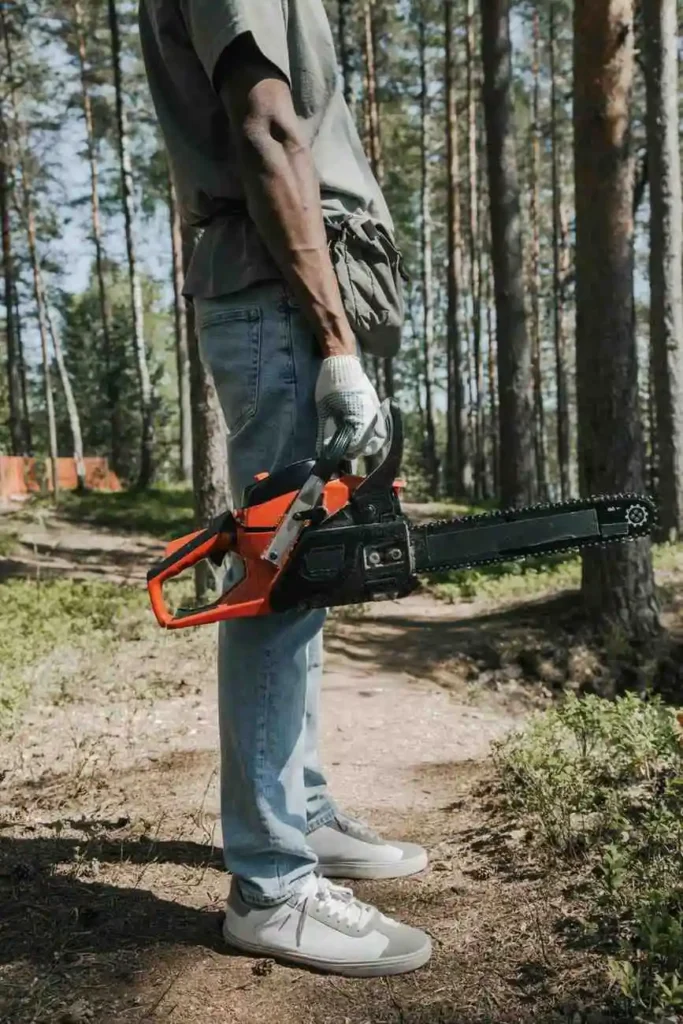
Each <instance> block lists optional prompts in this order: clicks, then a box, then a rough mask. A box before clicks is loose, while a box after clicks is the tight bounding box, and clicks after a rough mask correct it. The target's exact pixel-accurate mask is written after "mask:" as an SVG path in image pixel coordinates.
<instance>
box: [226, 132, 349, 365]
mask: <svg viewBox="0 0 683 1024" xmlns="http://www.w3.org/2000/svg"><path fill="white" fill-rule="evenodd" d="M277 134H278V135H280V134H282V135H283V138H282V139H280V138H278V137H276V130H273V128H272V127H271V130H270V131H268V130H266V129H265V128H264V126H263V125H262V124H260V125H258V126H255V127H253V128H249V127H247V128H246V129H245V130H244V131H243V132H242V133H241V139H240V141H239V148H240V157H241V163H242V168H243V171H244V178H243V180H244V187H245V191H246V196H247V203H248V206H249V212H250V215H251V217H252V219H253V221H254V223H255V224H256V226H257V228H258V230H259V232H260V234H261V236H262V238H263V239H264V242H265V243H266V245H267V246H268V248H269V250H270V252H271V255H272V256H273V258H274V260H275V262H276V263H277V265H278V267H279V268H280V269H281V271H282V273H283V275H284V277H285V279H286V280H287V282H288V283H289V285H290V287H291V288H292V291H293V292H294V294H295V295H296V297H297V299H298V301H299V302H300V303H301V306H302V309H303V311H304V314H305V315H306V316H307V318H308V319H309V321H310V323H311V325H312V327H313V330H314V332H315V335H316V337H317V339H318V342H319V344H320V346H321V349H322V352H323V354H324V355H325V356H331V355H348V354H355V353H356V343H355V338H354V336H353V332H352V331H351V328H350V326H349V323H348V319H347V317H346V314H345V312H344V308H343V305H342V300H341V296H340V293H339V286H338V284H337V279H336V276H335V273H334V269H333V267H332V263H331V260H330V255H329V252H328V248H327V237H326V232H325V225H324V223H323V216H322V209H321V205H320V188H319V184H318V179H317V176H316V173H315V168H314V165H313V160H312V157H311V153H310V150H309V149H308V147H307V146H305V145H303V144H301V143H300V142H298V141H297V140H296V139H295V138H293V137H292V136H291V135H289V134H287V133H286V132H284V131H283V132H277Z"/></svg>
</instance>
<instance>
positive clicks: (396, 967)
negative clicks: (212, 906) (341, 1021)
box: [223, 926, 432, 978]
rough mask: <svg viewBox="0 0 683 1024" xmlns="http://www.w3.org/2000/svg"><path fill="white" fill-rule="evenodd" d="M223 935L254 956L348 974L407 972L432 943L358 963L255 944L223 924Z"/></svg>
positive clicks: (373, 975)
mask: <svg viewBox="0 0 683 1024" xmlns="http://www.w3.org/2000/svg"><path fill="white" fill-rule="evenodd" d="M223 938H224V939H225V941H226V942H227V944H228V945H229V946H232V947H233V949H236V950H238V951H239V952H240V953H247V954H249V955H250V956H254V957H269V958H270V959H272V960H275V961H278V962H281V963H283V964H292V965H294V966H295V967H310V968H313V969H314V970H316V971H323V972H324V973H325V974H343V975H345V976H346V977H349V978H381V977H384V976H386V975H390V974H408V973H409V972H410V971H417V970H418V969H419V968H420V967H424V965H425V964H426V963H427V961H428V960H429V958H430V957H431V955H432V943H431V940H430V939H429V938H427V941H426V943H425V945H424V946H423V947H421V948H420V949H418V950H416V951H415V952H414V953H410V954H409V955H405V956H401V957H391V958H386V959H384V960H371V961H369V962H368V961H367V960H366V961H360V962H359V963H350V962H349V961H347V960H342V961H339V960H324V959H323V958H322V957H312V956H302V955H301V954H299V953H294V952H289V951H288V950H283V949H275V948H271V947H270V946H259V945H255V944H252V943H250V942H245V941H244V940H243V939H237V938H235V936H234V935H232V934H231V933H230V932H229V931H228V930H227V928H225V926H224V927H223Z"/></svg>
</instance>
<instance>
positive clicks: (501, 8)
mask: <svg viewBox="0 0 683 1024" xmlns="http://www.w3.org/2000/svg"><path fill="white" fill-rule="evenodd" d="M481 18H482V58H483V64H484V111H485V115H486V138H487V153H488V175H489V204H490V215H491V249H492V259H493V274H494V286H495V294H496V324H497V332H498V380H499V416H500V478H501V479H500V483H501V497H502V500H503V503H504V504H505V505H520V504H525V503H526V502H528V501H530V500H532V498H533V493H534V477H535V473H534V458H533V429H532V428H533V416H532V405H531V383H532V381H531V349H530V344H529V335H528V332H527V328H526V317H525V309H524V269H523V261H522V240H521V222H520V196H519V182H518V177H517V162H516V158H515V140H514V126H513V120H512V63H511V47H510V20H509V0H481Z"/></svg>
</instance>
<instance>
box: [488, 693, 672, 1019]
mask: <svg viewBox="0 0 683 1024" xmlns="http://www.w3.org/2000/svg"><path fill="white" fill-rule="evenodd" d="M495 760H496V764H497V767H498V771H499V773H500V778H501V780H502V784H503V788H504V791H505V793H506V796H507V802H508V805H509V807H510V808H511V809H512V810H513V811H514V812H515V813H517V814H521V815H522V816H523V817H524V819H525V820H526V821H527V822H528V824H529V829H530V835H532V836H533V837H534V839H535V841H536V843H537V844H538V846H539V848H540V850H541V851H542V852H544V853H545V854H546V855H547V856H548V857H549V858H552V859H555V858H557V857H558V855H559V856H560V857H562V858H565V859H567V860H571V861H573V862H574V863H577V862H578V864H579V865H581V864H582V865H583V866H584V870H583V871H582V872H581V874H582V875H585V878H586V883H585V888H586V890H587V893H586V895H587V899H588V900H589V903H590V905H591V908H592V909H591V913H590V914H589V915H588V917H587V919H586V920H585V921H583V929H584V932H585V933H586V936H587V937H590V938H592V939H593V940H594V941H596V942H598V943H600V944H601V945H602V946H603V948H606V949H607V950H608V952H609V953H610V954H611V956H610V959H609V970H610V973H611V977H612V979H613V981H614V983H615V985H616V986H617V987H618V990H619V992H620V994H621V999H622V1001H623V1003H624V1005H625V1007H626V1008H627V1009H628V1011H629V1012H630V1013H632V1014H634V1015H635V1016H634V1017H633V1019H634V1020H637V1021H643V1022H644V1021H655V1020H661V1019H664V1018H665V1017H666V1015H667V1014H670V1013H676V1012H680V1010H681V1009H682V1008H683V982H682V980H681V976H680V973H679V972H680V962H681V957H683V925H682V923H681V921H682V913H683V735H682V730H681V726H680V725H679V722H678V719H677V716H676V713H675V712H674V711H672V710H671V709H670V708H668V707H666V706H665V705H664V704H663V703H662V702H661V701H660V700H659V699H658V698H652V699H649V700H643V699H641V698H640V697H638V696H636V695H634V694H627V695H626V696H624V697H621V698H619V699H617V700H616V701H615V702H609V701H606V700H603V699H601V698H599V697H595V696H589V697H584V698H580V699H579V698H576V697H569V698H568V699H567V700H566V701H565V703H564V704H563V705H561V706H560V707H558V708H556V709H553V710H551V711H549V712H546V713H545V714H544V715H542V716H539V717H538V718H536V719H535V720H533V721H532V723H531V725H530V726H529V728H528V729H527V730H525V731H524V732H523V733H517V734H515V735H513V736H511V737H510V738H508V739H507V740H506V741H504V742H503V743H501V744H499V745H498V746H497V748H496V752H495ZM579 870H580V869H579Z"/></svg>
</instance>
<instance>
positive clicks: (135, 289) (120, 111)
mask: <svg viewBox="0 0 683 1024" xmlns="http://www.w3.org/2000/svg"><path fill="white" fill-rule="evenodd" d="M108 9H109V29H110V32H111V54H112V67H113V72H114V90H115V95H116V124H117V132H118V143H119V163H120V170H121V199H122V205H123V217H124V222H125V228H126V251H127V255H128V275H129V279H130V292H131V308H132V313H133V345H134V349H135V358H136V363H137V369H138V383H139V391H140V413H141V416H142V431H141V434H142V436H141V444H140V470H139V474H138V481H137V486H138V487H139V488H142V489H144V488H146V487H148V486H149V485H150V484H151V483H152V480H153V478H154V472H155V466H154V393H153V388H152V380H151V376H150V372H149V363H148V359H147V349H146V345H145V334H144V317H143V306H142V287H141V284H140V274H139V271H138V266H137V257H136V252H135V238H134V233H133V221H134V210H133V173H132V168H131V162H130V145H129V140H128V122H127V117H126V111H125V107H124V103H123V82H122V77H121V39H120V34H119V21H118V14H117V10H116V0H108Z"/></svg>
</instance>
